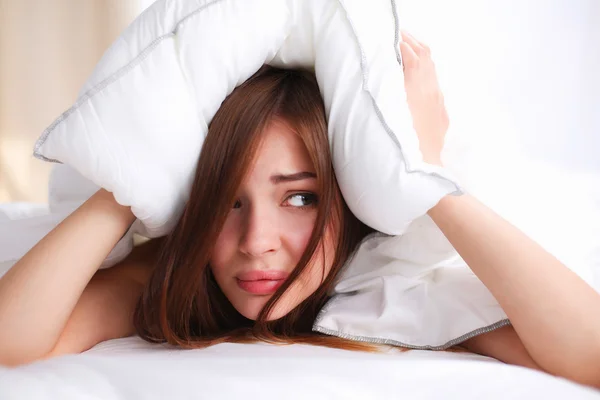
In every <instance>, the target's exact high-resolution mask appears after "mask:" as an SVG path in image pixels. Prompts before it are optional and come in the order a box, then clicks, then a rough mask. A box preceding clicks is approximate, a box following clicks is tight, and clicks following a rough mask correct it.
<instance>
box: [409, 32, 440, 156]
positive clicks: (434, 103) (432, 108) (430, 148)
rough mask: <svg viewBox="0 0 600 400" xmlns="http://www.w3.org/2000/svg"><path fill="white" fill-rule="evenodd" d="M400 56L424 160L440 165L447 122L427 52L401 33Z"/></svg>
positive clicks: (433, 67)
mask: <svg viewBox="0 0 600 400" xmlns="http://www.w3.org/2000/svg"><path fill="white" fill-rule="evenodd" d="M400 52H401V54H402V63H403V65H404V87H405V90H406V100H407V102H408V107H409V109H410V113H411V115H412V118H413V126H414V128H415V130H416V132H417V135H418V137H419V147H420V149H421V153H422V154H423V160H424V161H425V162H427V163H429V164H436V165H442V161H441V152H442V148H443V147H444V137H445V136H446V132H447V131H448V125H449V119H448V113H447V112H446V107H445V105H444V96H443V94H442V91H441V90H440V86H439V84H438V79H437V75H436V72H435V66H434V64H433V60H432V59H431V52H430V50H429V48H428V47H427V46H426V45H425V44H423V43H421V42H419V41H418V40H416V39H415V38H414V37H412V36H411V35H410V34H408V33H407V32H402V42H400Z"/></svg>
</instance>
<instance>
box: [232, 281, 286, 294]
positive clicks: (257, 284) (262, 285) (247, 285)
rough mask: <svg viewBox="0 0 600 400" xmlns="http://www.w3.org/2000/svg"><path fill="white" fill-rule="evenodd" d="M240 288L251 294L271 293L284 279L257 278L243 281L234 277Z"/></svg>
mask: <svg viewBox="0 0 600 400" xmlns="http://www.w3.org/2000/svg"><path fill="white" fill-rule="evenodd" d="M236 281H237V284H238V286H239V287H240V289H242V290H244V291H246V292H248V293H252V294H273V293H275V291H277V289H278V288H279V287H280V286H281V285H282V284H283V282H285V279H259V280H256V281H243V280H241V279H239V278H238V279H236Z"/></svg>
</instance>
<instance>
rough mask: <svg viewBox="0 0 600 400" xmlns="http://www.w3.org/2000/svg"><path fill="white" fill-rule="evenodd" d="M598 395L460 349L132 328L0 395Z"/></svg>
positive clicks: (44, 367)
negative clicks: (151, 332) (184, 338)
mask: <svg viewBox="0 0 600 400" xmlns="http://www.w3.org/2000/svg"><path fill="white" fill-rule="evenodd" d="M241 398H244V399H394V398H410V399H439V398H444V399H491V400H493V399H533V398H536V399H541V398H544V399H567V398H568V399H579V400H585V399H600V391H596V390H594V389H591V388H587V387H584V386H581V385H577V384H574V383H572V382H569V381H567V380H565V379H560V378H555V377H552V376H550V375H547V374H544V373H540V372H536V371H533V370H529V369H526V368H521V367H515V366H510V365H505V364H502V363H500V362H498V361H496V360H493V359H490V358H486V357H482V356H477V355H473V354H467V353H464V354H463V353H446V352H431V351H408V352H405V353H398V352H396V351H394V350H391V351H390V352H388V353H385V354H370V353H362V352H352V351H343V350H334V349H328V348H322V347H314V346H305V345H293V346H275V345H267V344H229V343H226V344H221V345H217V346H213V347H210V348H207V349H203V350H180V349H174V348H170V347H168V346H162V345H152V344H149V343H146V342H144V341H142V340H141V339H140V338H138V337H131V338H126V339H117V340H111V341H108V342H105V343H101V344H99V345H98V346H96V347H95V348H93V349H91V350H90V351H88V352H86V353H84V354H80V355H72V356H63V357H59V358H55V359H50V360H45V361H40V362H37V363H33V364H30V365H26V366H21V367H18V368H13V369H0V399H11V400H32V399H61V400H71V399H73V400H74V399H77V400H80V399H131V400H133V399H144V400H152V399H241Z"/></svg>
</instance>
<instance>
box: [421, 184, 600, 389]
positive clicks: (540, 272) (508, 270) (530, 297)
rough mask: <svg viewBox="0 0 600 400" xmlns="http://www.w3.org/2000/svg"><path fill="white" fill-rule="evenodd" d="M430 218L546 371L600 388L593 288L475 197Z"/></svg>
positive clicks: (450, 203)
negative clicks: (487, 290)
mask: <svg viewBox="0 0 600 400" xmlns="http://www.w3.org/2000/svg"><path fill="white" fill-rule="evenodd" d="M428 214H429V215H430V217H431V218H432V219H433V220H434V222H435V223H436V224H437V225H438V227H439V228H440V229H441V230H442V232H443V233H444V235H445V236H446V237H447V238H448V240H449V241H450V243H452V245H453V246H454V248H455V249H456V250H457V251H458V253H459V254H460V255H461V256H462V258H463V259H464V260H465V262H466V263H467V264H468V265H469V267H470V268H471V269H472V270H473V272H474V273H475V274H476V275H477V276H478V277H479V279H480V280H481V281H482V282H483V283H484V284H485V285H486V286H487V287H488V289H489V290H490V292H491V293H492V294H493V295H494V297H495V298H496V299H497V300H498V302H499V303H500V305H501V306H502V308H503V309H504V311H505V312H506V314H507V315H508V317H509V319H510V320H511V322H512V324H513V326H514V328H515V331H516V332H517V334H518V335H519V337H520V338H521V340H522V342H523V344H524V346H525V348H526V349H527V351H528V352H529V353H530V355H531V357H532V358H533V359H534V360H535V362H536V363H537V364H538V365H540V367H542V368H543V369H544V370H546V371H548V372H550V373H553V374H556V375H561V376H564V377H567V378H571V379H574V380H578V381H583V382H584V383H588V384H595V385H598V384H600V382H598V380H600V379H598V377H600V318H598V313H597V310H600V295H599V294H598V293H597V292H596V291H595V290H594V289H593V288H592V287H590V286H589V285H588V284H587V283H586V282H585V281H583V280H582V279H581V278H579V277H578V276H577V275H576V274H575V273H573V272H572V271H570V270H569V269H568V268H567V267H565V266H564V265H563V264H562V263H561V262H560V261H558V260H557V259H556V258H555V257H554V256H552V255H551V254H550V253H548V252H547V251H545V250H544V249H543V248H542V247H541V246H539V245H538V244H537V243H535V242H534V241H533V240H532V239H530V238H529V237H527V236H526V235H525V234H524V233H522V232H521V231H520V230H519V229H517V228H516V227H514V226H513V225H511V224H510V223H508V222H507V221H506V220H504V219H503V218H501V217H500V216H499V215H497V214H496V213H494V212H493V211H492V210H490V209H489V208H487V207H486V206H484V205H483V204H482V203H480V202H479V201H477V200H476V199H475V198H474V197H472V196H469V195H463V196H458V197H455V196H446V197H445V198H443V199H442V200H441V201H440V202H439V203H438V204H437V205H436V206H435V207H434V208H432V209H431V210H430V211H429V213H428Z"/></svg>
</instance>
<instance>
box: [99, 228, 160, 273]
mask: <svg viewBox="0 0 600 400" xmlns="http://www.w3.org/2000/svg"><path fill="white" fill-rule="evenodd" d="M163 240H164V239H163V238H159V239H151V240H148V241H146V242H144V243H143V244H141V245H139V246H136V247H134V248H133V250H132V252H131V253H130V254H129V255H128V256H127V257H126V258H125V259H124V260H123V261H121V262H120V263H118V264H117V265H115V266H114V267H111V268H107V269H102V270H99V271H98V272H97V273H96V274H95V275H94V278H92V280H94V279H95V280H98V279H104V278H107V277H116V278H119V279H120V278H126V279H132V280H133V281H135V282H137V283H139V284H141V285H145V284H146V282H147V280H148V278H149V277H150V274H151V273H152V271H153V269H154V265H155V262H156V259H157V257H158V252H159V251H160V247H161V245H162V242H163Z"/></svg>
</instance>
